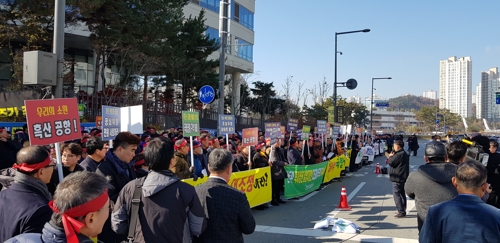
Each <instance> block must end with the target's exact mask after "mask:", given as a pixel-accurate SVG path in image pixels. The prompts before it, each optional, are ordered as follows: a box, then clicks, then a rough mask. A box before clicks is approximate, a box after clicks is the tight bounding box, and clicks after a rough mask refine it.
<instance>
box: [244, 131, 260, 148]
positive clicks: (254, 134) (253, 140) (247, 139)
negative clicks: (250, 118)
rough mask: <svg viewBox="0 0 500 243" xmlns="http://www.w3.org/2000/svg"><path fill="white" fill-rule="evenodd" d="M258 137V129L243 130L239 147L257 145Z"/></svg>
mask: <svg viewBox="0 0 500 243" xmlns="http://www.w3.org/2000/svg"><path fill="white" fill-rule="evenodd" d="M258 136H259V129H258V128H256V127H254V128H246V129H243V141H242V143H241V146H243V147H248V146H255V145H257V142H258Z"/></svg>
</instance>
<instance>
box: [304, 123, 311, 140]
mask: <svg viewBox="0 0 500 243" xmlns="http://www.w3.org/2000/svg"><path fill="white" fill-rule="evenodd" d="M309 133H311V127H310V126H306V125H304V126H302V140H307V139H309Z"/></svg>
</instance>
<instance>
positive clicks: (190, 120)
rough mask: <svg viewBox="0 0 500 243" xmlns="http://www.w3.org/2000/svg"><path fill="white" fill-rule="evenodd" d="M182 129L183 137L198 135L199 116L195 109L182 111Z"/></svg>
mask: <svg viewBox="0 0 500 243" xmlns="http://www.w3.org/2000/svg"><path fill="white" fill-rule="evenodd" d="M182 131H183V135H184V137H191V136H193V137H196V136H199V135H200V117H199V114H198V112H196V111H182Z"/></svg>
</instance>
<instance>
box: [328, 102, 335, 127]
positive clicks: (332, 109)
mask: <svg viewBox="0 0 500 243" xmlns="http://www.w3.org/2000/svg"><path fill="white" fill-rule="evenodd" d="M328 122H329V123H330V124H334V123H335V107H334V106H329V107H328Z"/></svg>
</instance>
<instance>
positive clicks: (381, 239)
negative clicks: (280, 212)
mask: <svg viewBox="0 0 500 243" xmlns="http://www.w3.org/2000/svg"><path fill="white" fill-rule="evenodd" d="M255 231H256V232H263V233H272V234H283V235H297V236H307V237H315V238H316V239H319V240H326V239H339V240H350V241H358V242H376V243H403V242H404V243H417V242H418V240H415V239H405V238H392V237H387V236H375V235H361V234H359V235H355V234H344V233H332V232H331V231H330V230H313V229H294V228H284V227H273V226H265V225H257V227H255Z"/></svg>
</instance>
